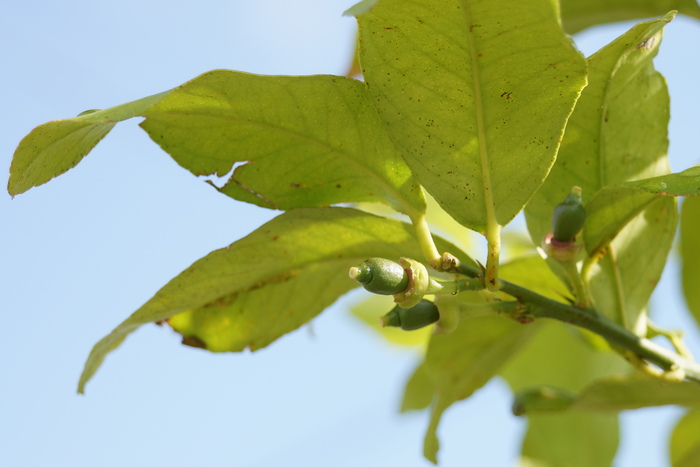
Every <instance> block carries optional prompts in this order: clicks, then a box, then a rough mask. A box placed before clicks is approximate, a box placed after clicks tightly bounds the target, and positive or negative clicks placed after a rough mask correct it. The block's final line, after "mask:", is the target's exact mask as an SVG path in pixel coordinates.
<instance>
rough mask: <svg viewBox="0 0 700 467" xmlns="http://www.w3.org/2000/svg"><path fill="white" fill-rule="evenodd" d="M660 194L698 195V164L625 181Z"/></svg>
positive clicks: (699, 172) (699, 182)
mask: <svg viewBox="0 0 700 467" xmlns="http://www.w3.org/2000/svg"><path fill="white" fill-rule="evenodd" d="M625 185H627V186H632V187H637V188H640V189H642V190H644V191H647V192H649V193H653V194H655V195H661V196H700V166H695V167H691V168H689V169H686V170H684V171H683V172H678V173H673V174H668V175H662V176H660V177H654V178H647V179H645V180H635V181H632V182H627V183H625Z"/></svg>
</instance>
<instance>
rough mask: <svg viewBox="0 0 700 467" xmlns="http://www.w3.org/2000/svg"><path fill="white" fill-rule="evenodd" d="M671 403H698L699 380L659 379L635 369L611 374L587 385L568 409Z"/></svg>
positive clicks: (604, 409) (633, 407) (609, 409)
mask: <svg viewBox="0 0 700 467" xmlns="http://www.w3.org/2000/svg"><path fill="white" fill-rule="evenodd" d="M671 404H675V405H685V406H689V407H700V384H698V383H697V382H694V381H692V382H691V381H680V382H673V381H662V380H660V379H658V378H651V377H649V376H646V375H642V374H639V373H636V374H633V375H625V376H611V377H607V378H601V379H599V380H597V381H594V382H593V383H591V384H590V385H589V386H587V387H586V388H585V389H584V390H583V391H581V393H579V395H578V397H577V398H576V400H575V401H574V402H573V404H572V405H571V409H576V410H596V411H620V410H631V409H639V408H641V407H655V406H659V405H671Z"/></svg>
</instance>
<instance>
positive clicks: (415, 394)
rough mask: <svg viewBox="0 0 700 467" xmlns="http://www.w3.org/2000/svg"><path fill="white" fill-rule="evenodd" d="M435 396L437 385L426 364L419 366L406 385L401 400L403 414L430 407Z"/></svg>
mask: <svg viewBox="0 0 700 467" xmlns="http://www.w3.org/2000/svg"><path fill="white" fill-rule="evenodd" d="M434 395H435V383H434V382H433V379H432V377H431V375H430V373H429V371H428V369H427V368H426V365H425V364H424V363H421V364H420V365H418V367H417V368H416V370H415V371H414V372H413V374H412V375H411V378H410V379H409V380H408V382H407V383H406V389H405V391H404V393H403V399H402V400H401V412H408V411H411V410H423V409H427V408H428V407H430V404H431V402H432V401H433V397H434Z"/></svg>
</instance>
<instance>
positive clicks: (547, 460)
mask: <svg viewBox="0 0 700 467" xmlns="http://www.w3.org/2000/svg"><path fill="white" fill-rule="evenodd" d="M626 369H627V363H626V362H625V361H624V360H623V359H622V358H620V357H619V356H618V355H616V354H614V353H612V352H610V351H600V350H598V349H597V348H595V347H594V346H592V345H591V344H590V342H589V341H588V339H586V338H585V334H584V333H582V332H581V331H579V330H577V329H576V328H573V327H571V326H567V325H565V324H563V323H560V322H556V321H548V320H547V321H543V323H542V325H541V328H540V331H539V332H538V334H537V336H536V337H535V338H533V339H531V340H530V341H529V343H528V344H527V345H526V346H525V347H524V348H522V349H521V350H520V351H519V352H518V353H517V355H515V356H514V357H513V358H512V359H511V360H510V361H509V362H508V363H507V364H506V365H505V366H504V368H503V369H502V370H501V371H500V372H499V374H501V375H502V376H503V377H504V378H505V379H506V381H507V382H508V384H509V385H510V386H511V388H512V390H513V392H514V393H516V394H517V393H521V392H523V391H526V390H530V389H533V388H538V387H542V386H548V387H554V388H558V389H559V390H561V391H564V392H565V393H570V394H575V393H576V392H577V391H579V390H580V389H581V388H583V387H585V386H586V385H587V384H588V382H589V381H590V380H591V379H594V378H597V377H601V376H605V375H610V374H616V373H618V372H619V371H622V370H626ZM528 409H530V408H525V409H524V412H525V413H527V411H528ZM546 439H551V440H552V441H551V442H549V443H548V442H545V440H546ZM617 444H618V429H617V416H616V415H608V414H585V413H584V414H581V413H574V414H570V413H568V412H567V413H555V414H549V415H544V414H542V415H537V414H535V415H533V416H532V417H530V416H528V429H527V433H526V435H525V441H524V445H523V456H526V457H527V460H528V462H529V464H527V465H547V466H559V465H573V466H579V465H580V466H588V465H609V464H610V462H611V460H612V458H613V457H614V455H615V451H616V449H617ZM584 447H585V449H583V448H584ZM583 451H591V452H583ZM567 452H568V453H569V457H567V456H566V454H567ZM567 462H570V463H567ZM579 462H580V463H579Z"/></svg>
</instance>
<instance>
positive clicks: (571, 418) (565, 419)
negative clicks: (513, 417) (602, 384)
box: [521, 412, 620, 467]
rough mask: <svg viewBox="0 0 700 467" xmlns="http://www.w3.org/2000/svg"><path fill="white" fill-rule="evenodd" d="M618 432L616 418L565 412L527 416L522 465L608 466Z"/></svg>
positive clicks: (615, 450)
mask: <svg viewBox="0 0 700 467" xmlns="http://www.w3.org/2000/svg"><path fill="white" fill-rule="evenodd" d="M619 438H620V430H619V423H618V420H617V416H614V415H607V414H592V413H580V412H568V413H563V414H537V415H532V416H530V417H528V429H527V432H526V433H525V439H524V440H523V446H522V457H523V459H522V464H521V465H524V466H533V467H534V466H538V467H591V466H600V467H603V466H609V465H612V461H613V459H614V458H615V453H616V452H617V445H618V443H619Z"/></svg>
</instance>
